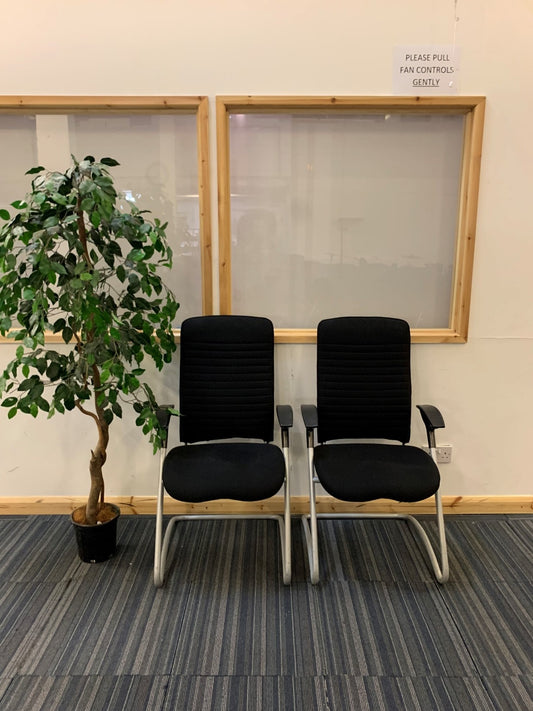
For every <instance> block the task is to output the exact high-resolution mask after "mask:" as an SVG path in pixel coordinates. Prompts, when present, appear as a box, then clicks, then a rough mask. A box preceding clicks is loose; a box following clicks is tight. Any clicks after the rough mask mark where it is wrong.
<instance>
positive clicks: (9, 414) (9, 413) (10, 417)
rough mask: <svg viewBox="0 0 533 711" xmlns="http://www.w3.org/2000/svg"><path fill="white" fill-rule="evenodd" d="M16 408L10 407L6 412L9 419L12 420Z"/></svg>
mask: <svg viewBox="0 0 533 711" xmlns="http://www.w3.org/2000/svg"><path fill="white" fill-rule="evenodd" d="M17 412H18V410H17V408H16V407H13V408H11V410H10V411H9V412H8V413H7V417H8V419H9V420H12V419H13V418H14V417H15V415H16V414H17Z"/></svg>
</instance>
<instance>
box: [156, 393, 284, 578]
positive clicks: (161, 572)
mask: <svg viewBox="0 0 533 711" xmlns="http://www.w3.org/2000/svg"><path fill="white" fill-rule="evenodd" d="M278 413H279V406H278ZM278 416H279V415H278ZM167 423H168V420H167ZM281 438H282V447H281V449H282V452H283V458H284V460H285V481H284V485H283V493H284V511H283V514H177V515H176V516H173V517H172V518H171V519H170V520H169V522H168V524H167V526H166V530H165V534H164V536H163V513H164V499H165V487H164V484H163V464H164V461H165V457H166V453H167V442H166V441H165V443H164V446H163V447H162V448H161V450H160V463H159V490H158V495H157V514H156V530H155V553H154V585H155V586H156V587H161V586H162V585H163V583H164V581H165V573H166V570H167V558H168V551H169V547H170V542H171V540H172V537H173V535H174V529H175V526H176V524H177V523H178V522H179V521H199V520H204V521H205V520H215V521H216V520H220V519H266V520H274V521H277V522H278V525H279V536H280V545H281V564H282V570H283V583H284V584H285V585H288V584H289V583H290V582H291V510H290V478H289V466H290V460H289V433H288V428H287V427H283V426H282V430H281ZM184 446H187V445H184ZM188 446H194V445H188Z"/></svg>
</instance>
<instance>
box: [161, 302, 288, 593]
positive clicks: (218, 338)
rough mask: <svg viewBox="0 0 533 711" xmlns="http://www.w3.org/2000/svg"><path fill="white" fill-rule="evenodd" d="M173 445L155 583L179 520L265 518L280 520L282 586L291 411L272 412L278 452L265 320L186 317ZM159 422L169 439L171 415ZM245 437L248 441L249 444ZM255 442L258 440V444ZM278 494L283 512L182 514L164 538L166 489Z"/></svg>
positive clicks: (192, 495) (164, 467) (220, 495)
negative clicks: (176, 434) (282, 498)
mask: <svg viewBox="0 0 533 711" xmlns="http://www.w3.org/2000/svg"><path fill="white" fill-rule="evenodd" d="M179 390H180V401H179V408H178V409H179V412H180V417H179V429H180V441H181V442H182V443H184V444H182V445H179V446H177V447H174V448H173V449H171V450H170V451H169V452H168V454H167V443H166V442H165V445H164V447H163V449H162V450H161V465H160V473H161V476H160V484H159V495H158V501H157V517H156V542H155V560H154V583H155V585H156V586H157V587H159V586H161V585H162V584H163V582H164V577H165V568H166V561H167V553H168V548H169V543H170V540H171V538H172V534H173V532H174V526H175V524H176V523H177V522H178V521H181V520H186V519H196V520H198V519H200V518H205V519H221V518H266V519H275V520H276V521H278V523H279V532H280V539H281V557H282V566H283V582H284V583H286V584H287V583H289V582H290V579H291V526H290V500H289V494H290V491H289V428H290V427H291V426H292V408H291V407H290V406H289V405H280V406H278V407H277V415H278V420H279V424H280V427H281V439H282V448H281V449H280V448H279V447H278V446H276V445H274V444H272V440H273V437H274V329H273V326H272V323H271V322H270V321H269V320H268V319H266V318H259V317H254V316H200V317H196V318H189V319H186V320H185V321H184V322H183V324H182V327H181V347H180V382H179ZM159 420H160V423H161V424H162V425H163V426H164V427H165V429H166V431H167V434H168V425H169V421H170V413H169V411H168V409H165V408H163V409H162V410H161V411H160V413H159ZM250 440H252V441H250ZM257 440H260V441H257ZM282 488H283V489H284V496H285V506H284V514H283V515H279V514H257V515H246V514H242V515H241V514H233V515H222V514H221V515H219V514H181V515H177V516H174V517H173V518H172V519H171V520H170V521H169V523H168V525H167V528H166V532H165V536H164V539H163V503H164V493H165V491H166V492H167V493H168V494H169V495H170V496H171V497H172V498H174V499H177V500H179V501H183V502H188V503H198V502H203V501H211V500H214V499H232V500H237V501H259V500H262V499H267V498H270V497H272V496H274V495H275V494H276V493H277V492H278V491H279V490H280V489H282Z"/></svg>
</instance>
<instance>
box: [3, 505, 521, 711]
mask: <svg viewBox="0 0 533 711" xmlns="http://www.w3.org/2000/svg"><path fill="white" fill-rule="evenodd" d="M426 523H427V526H428V529H429V532H430V535H431V536H432V537H434V536H435V530H434V528H433V526H432V523H431V522H426ZM276 526H277V524H275V523H274V522H265V521H240V522H234V521H232V522H224V521H212V522H203V523H199V522H189V523H186V524H181V528H179V530H178V534H177V536H176V537H175V545H174V547H173V548H172V555H171V558H172V562H171V568H170V572H169V574H168V577H167V583H166V585H165V587H164V588H163V589H161V590H156V589H155V588H154V586H153V584H152V562H153V550H152V548H153V534H154V520H153V518H152V517H144V516H138V517H133V516H124V517H122V518H121V519H120V521H119V543H120V546H119V551H118V553H117V555H116V557H115V558H113V559H112V560H110V561H108V562H107V563H102V564H98V565H88V564H85V563H81V562H79V561H78V559H77V554H76V550H75V543H74V540H73V533H72V531H71V527H70V522H69V520H68V518H67V517H62V516H37V517H26V516H19V517H0V541H1V545H2V553H1V557H0V615H1V616H0V709H1V710H2V711H24V710H26V709H27V710H28V711H30V710H31V711H37V710H38V709H43V710H46V711H57V710H59V709H61V710H64V711H75V710H79V711H86V710H88V709H94V710H106V711H107V710H115V709H117V710H122V709H140V710H141V711H146V710H154V711H159V710H168V711H170V710H172V711H175V710H176V709H177V710H181V709H183V710H187V711H189V710H192V711H196V710H200V709H213V710H215V709H216V710H217V711H219V710H220V711H222V710H225V709H227V710H228V711H241V710H246V711H255V710H257V709H264V710H265V711H267V710H268V711H277V710H280V711H281V710H283V711H285V710H287V711H292V710H293V709H295V710H296V709H297V710H300V709H301V710H302V711H315V710H320V711H326V710H328V711H337V710H339V711H344V710H345V709H346V710H350V711H351V710H352V709H367V710H369V711H378V710H379V711H381V710H384V711H389V710H391V711H392V710H394V711H401V710H403V709H406V710H407V711H411V710H413V711H435V710H440V709H443V710H444V709H457V710H460V711H469V710H470V709H472V710H474V709H475V710H476V711H499V710H500V711H507V710H508V711H528V710H533V645H532V631H533V624H532V613H533V609H532V608H533V605H532V584H533V517H531V516H529V517H527V516H462V517H461V516H452V517H447V530H448V539H449V548H450V565H451V577H450V581H449V582H448V583H447V584H446V585H445V586H439V585H438V584H437V583H435V582H434V581H433V578H432V575H431V573H430V572H429V570H428V568H427V566H426V564H425V561H424V558H423V555H422V554H421V552H420V551H419V549H418V546H417V544H416V542H415V541H414V539H413V538H412V536H411V533H410V531H409V529H408V528H407V526H406V525H405V524H404V523H401V522H397V521H374V522H372V521H361V520H359V521H327V520H323V521H321V522H320V523H319V527H320V535H321V562H322V571H321V572H322V582H321V583H320V584H319V585H318V586H312V585H310V584H309V583H308V582H307V580H306V570H305V564H304V556H303V546H302V539H301V531H300V526H299V524H298V523H297V522H296V521H295V522H294V529H293V530H294V540H293V557H294V571H293V583H292V585H291V586H288V587H285V586H284V585H283V584H282V582H281V579H280V578H281V575H280V565H279V551H278V538H277V527H276Z"/></svg>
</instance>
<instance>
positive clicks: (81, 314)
mask: <svg viewBox="0 0 533 711" xmlns="http://www.w3.org/2000/svg"><path fill="white" fill-rule="evenodd" d="M116 165H118V163H117V161H116V160H114V159H112V158H102V159H101V160H100V161H96V160H95V159H94V158H93V157H92V156H87V157H86V158H84V159H83V160H82V161H77V160H76V159H74V158H73V163H72V165H71V166H70V167H69V168H68V170H66V171H65V172H64V173H61V172H47V171H45V169H44V168H42V167H41V166H39V167H37V168H32V169H31V170H30V171H28V173H29V174H31V175H32V176H34V177H33V178H32V183H31V190H30V192H29V193H28V195H27V196H26V198H25V200H23V201H16V202H14V203H12V207H13V208H15V210H16V211H17V214H16V215H15V216H13V217H11V216H10V214H9V213H8V211H6V210H0V217H1V218H2V219H3V220H7V222H6V223H5V224H4V225H3V226H2V227H1V228H0V334H2V336H7V337H8V338H10V339H13V340H14V342H15V343H17V344H18V346H17V348H16V353H15V357H14V358H13V360H12V361H11V362H10V363H9V364H8V365H7V367H6V368H5V370H4V371H3V373H2V375H0V397H1V398H2V402H1V404H2V406H3V407H6V408H7V409H8V417H9V418H12V417H14V416H15V415H16V414H17V413H18V412H22V413H28V414H30V415H33V416H34V417H36V416H37V415H38V414H39V413H40V412H44V413H47V415H48V417H52V416H53V415H55V414H56V413H65V412H68V411H72V410H75V409H77V410H78V411H80V412H81V413H83V414H84V415H86V416H87V417H88V418H90V419H91V420H92V421H93V422H94V424H95V426H96V430H97V441H96V445H95V447H94V449H93V450H92V451H91V456H90V462H89V472H90V480H91V484H90V492H89V497H88V501H87V506H86V521H85V522H86V523H87V524H89V525H91V524H94V523H96V521H97V516H98V514H99V511H100V510H101V509H102V507H103V503H104V479H103V473H102V468H103V465H104V463H105V461H106V456H107V448H108V444H109V426H110V424H111V422H112V421H113V419H114V417H122V413H123V405H124V404H130V405H131V406H132V407H133V408H134V410H135V412H136V413H137V418H136V424H137V425H138V426H140V427H141V428H142V430H143V432H144V433H145V434H146V435H148V436H149V438H150V441H151V442H152V443H153V445H154V450H156V449H157V448H158V447H159V446H160V443H161V435H162V432H161V429H160V426H159V423H158V420H157V416H156V411H157V408H158V404H157V402H156V399H155V397H154V393H153V390H152V388H151V387H150V385H149V384H148V383H147V382H146V380H145V378H144V377H143V376H144V374H145V362H146V359H148V360H152V361H153V362H154V363H155V365H156V367H157V369H158V370H161V369H162V367H163V365H164V364H165V363H168V362H170V360H171V359H172V354H173V352H174V350H175V348H176V344H175V338H174V333H173V329H172V325H173V321H174V318H175V316H176V312H177V309H178V306H179V304H178V303H177V301H176V299H175V297H174V295H173V294H172V292H171V291H170V290H169V289H168V288H167V287H166V286H165V284H164V282H163V280H162V277H161V271H162V270H164V269H166V270H168V269H169V268H170V267H171V265H172V251H171V249H170V247H169V245H168V242H167V239H166V235H165V230H166V227H167V225H166V224H162V223H161V221H160V220H158V219H157V218H154V219H153V220H152V219H149V215H148V214H147V212H146V211H142V210H139V209H138V208H137V207H136V206H135V205H133V204H130V203H127V202H124V203H121V202H120V201H119V200H118V195H117V190H116V188H115V186H114V182H113V179H112V177H111V174H110V171H109V168H111V167H114V166H116ZM48 334H55V338H49V337H48V338H47V336H48ZM58 336H59V338H58ZM57 340H59V341H60V342H62V345H61V346H60V347H59V348H58V347H57V346H56V345H55V344H54V343H53V342H51V341H57Z"/></svg>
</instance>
